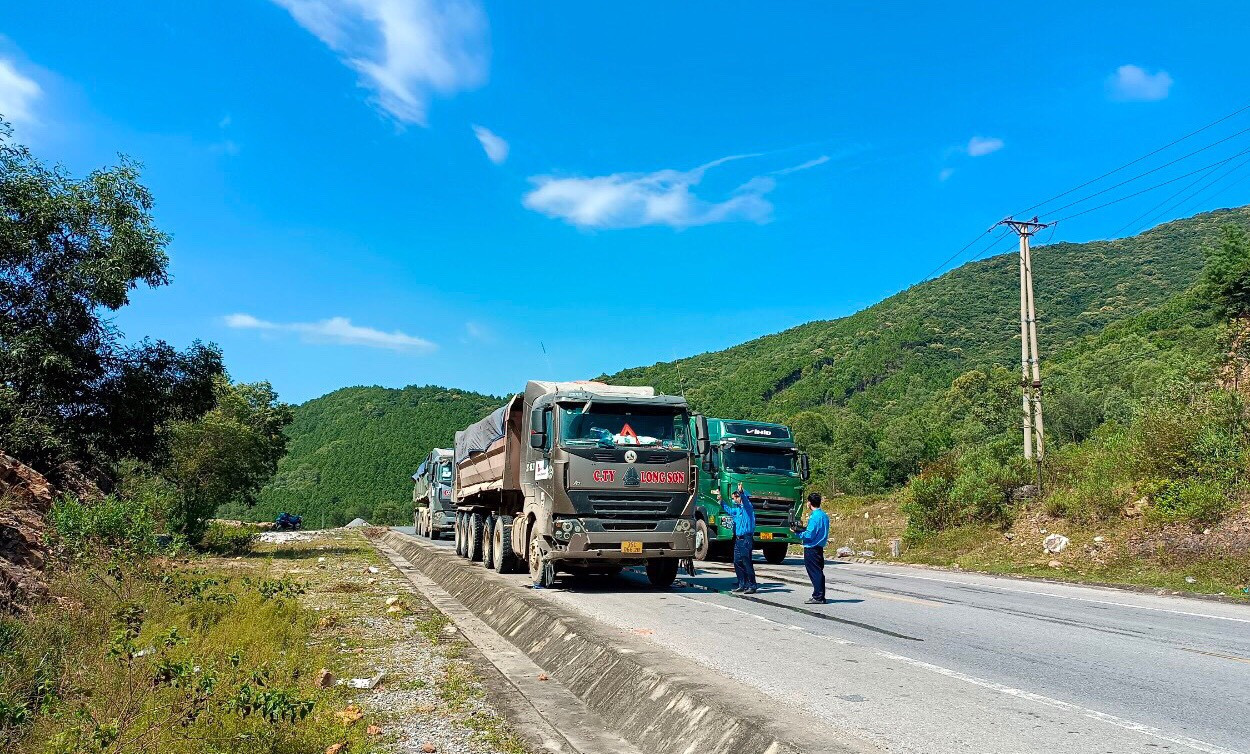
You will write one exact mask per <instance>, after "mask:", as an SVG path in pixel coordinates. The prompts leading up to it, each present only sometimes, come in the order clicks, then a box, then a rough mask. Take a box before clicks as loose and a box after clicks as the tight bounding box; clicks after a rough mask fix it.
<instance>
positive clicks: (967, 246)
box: [920, 228, 1006, 283]
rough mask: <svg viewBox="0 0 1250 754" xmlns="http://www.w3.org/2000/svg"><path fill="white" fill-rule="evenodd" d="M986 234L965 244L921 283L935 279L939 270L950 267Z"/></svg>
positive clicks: (931, 271)
mask: <svg viewBox="0 0 1250 754" xmlns="http://www.w3.org/2000/svg"><path fill="white" fill-rule="evenodd" d="M993 230H994V229H993V228H989V229H988V230H986V231H985V233H989V232H991V231H993ZM985 233H982V234H980V235H978V236H977V237H976V238H974V239H972V240H971V241H969V242H968V243H966V244H964V245H963V247H961V248H960V249H959V251H957V252H955V253H954V254H951V255H950V256H949V257H947V258H946V261H945V262H942V263H941V264H939V265H938V266H937V267H934V268H933V269H932V270H930V271H929V273H928V274H927V275H925V276H924V278H922V279H921V281H920V282H921V283H923V282H926V281H927V280H929V279H930V278H932V277H933V275H934V273H936V272H937V271H938V270H941V269H942V268H943V267H945V266H946V265H948V264H950V263H951V262H953V261H955V258H956V257H958V256H959V255H960V254H963V253H964V252H965V251H967V250H968V249H970V248H972V245H973V244H975V243H976V242H977V241H980V240H981V239H982V238H983V237H984V236H985ZM1003 234H1004V235H1006V231H1003ZM1000 238H1001V236H1000Z"/></svg>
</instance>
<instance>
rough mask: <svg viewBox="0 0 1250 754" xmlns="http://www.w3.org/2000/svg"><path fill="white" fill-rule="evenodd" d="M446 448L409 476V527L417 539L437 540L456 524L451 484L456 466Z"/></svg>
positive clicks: (437, 449)
mask: <svg viewBox="0 0 1250 754" xmlns="http://www.w3.org/2000/svg"><path fill="white" fill-rule="evenodd" d="M452 456H453V453H452V451H451V450H450V449H447V448H435V449H434V450H431V451H430V454H429V455H427V456H426V457H425V460H424V461H422V462H421V465H420V466H419V467H418V468H417V473H415V474H413V475H412V481H413V486H412V508H413V514H412V525H413V527H414V528H415V529H416V531H417V536H421V537H429V538H430V539H438V538H439V537H441V536H442V535H443V532H450V531H452V529H453V528H454V527H455V524H456V504H455V502H453V500H452V494H451V490H452V482H453V481H454V480H455V473H456V465H455V462H454V460H453V457H452Z"/></svg>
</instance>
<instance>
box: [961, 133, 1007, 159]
mask: <svg viewBox="0 0 1250 754" xmlns="http://www.w3.org/2000/svg"><path fill="white" fill-rule="evenodd" d="M1004 146H1006V145H1005V144H1003V140H1002V139H996V138H994V137H992V136H973V137H972V138H971V139H969V140H968V146H967V147H966V149H967V152H968V156H969V157H984V156H985V155H987V154H992V153H994V152H997V151H998V150H1000V149H1002V148H1003V147H1004Z"/></svg>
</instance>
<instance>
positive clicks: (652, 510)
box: [569, 490, 687, 528]
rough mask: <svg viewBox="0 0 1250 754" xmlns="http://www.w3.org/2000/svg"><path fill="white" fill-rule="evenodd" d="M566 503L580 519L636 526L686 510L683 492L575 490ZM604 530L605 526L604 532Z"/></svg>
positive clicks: (570, 493)
mask: <svg viewBox="0 0 1250 754" xmlns="http://www.w3.org/2000/svg"><path fill="white" fill-rule="evenodd" d="M569 499H570V500H571V501H572V503H573V507H574V508H576V509H577V512H578V513H579V514H580V515H582V516H590V517H594V518H602V519H611V520H613V521H628V522H634V523H637V522H642V521H651V522H654V521H658V520H660V519H664V518H674V517H676V516H680V515H681V512H682V510H683V509H684V508H685V507H686V499H687V495H686V494H685V493H683V492H630V491H628V490H597V491H595V490H579V491H570V492H569ZM607 526H608V524H607V523H606V522H605V524H604V528H607Z"/></svg>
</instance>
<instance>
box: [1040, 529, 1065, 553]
mask: <svg viewBox="0 0 1250 754" xmlns="http://www.w3.org/2000/svg"><path fill="white" fill-rule="evenodd" d="M1042 547H1043V548H1044V549H1045V550H1046V552H1054V553H1059V552H1063V551H1064V550H1066V549H1067V548H1068V538H1067V537H1065V536H1063V535H1062V534H1049V535H1047V536H1046V539H1043V540H1042Z"/></svg>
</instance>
